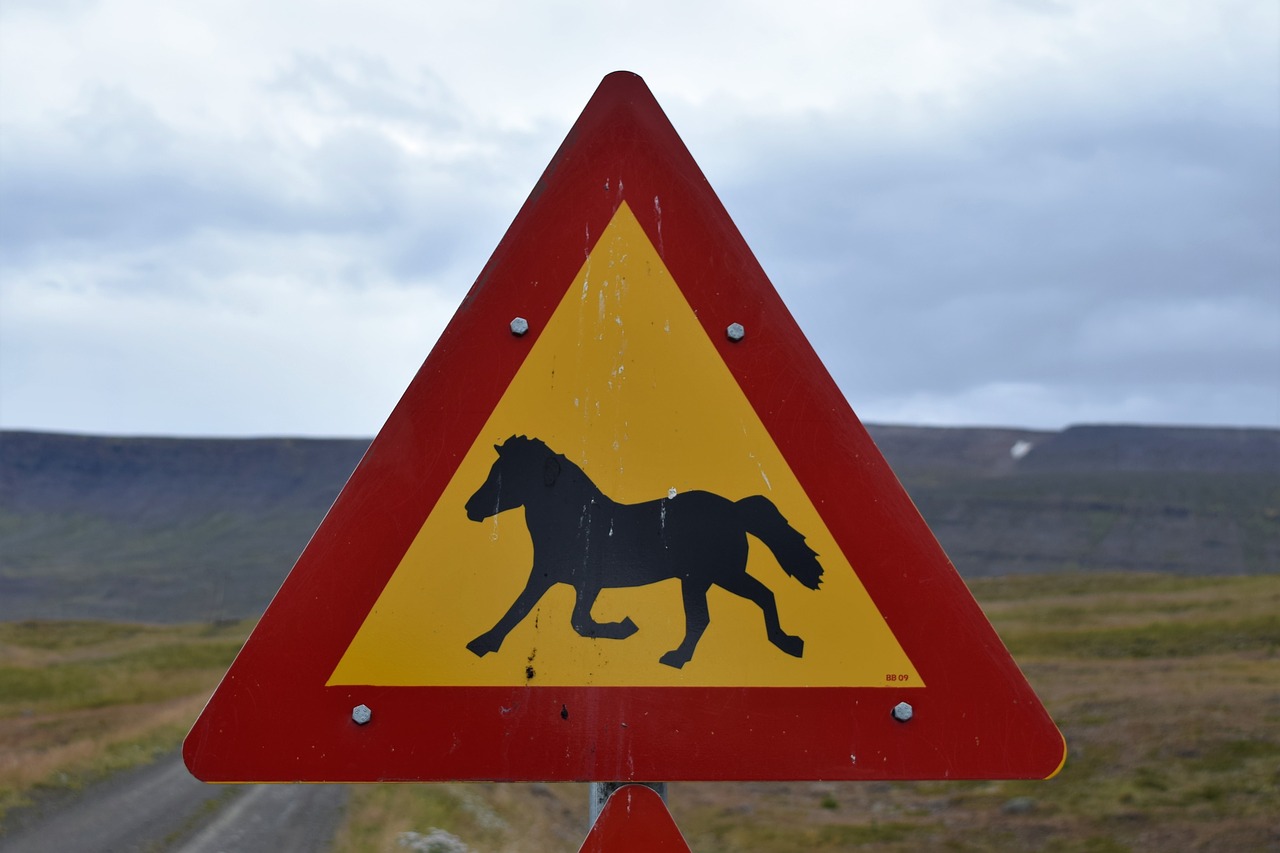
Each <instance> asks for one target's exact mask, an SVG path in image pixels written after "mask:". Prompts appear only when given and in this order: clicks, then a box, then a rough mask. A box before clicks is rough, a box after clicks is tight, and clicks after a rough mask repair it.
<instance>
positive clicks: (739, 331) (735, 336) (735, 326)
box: [724, 323, 747, 343]
mask: <svg viewBox="0 0 1280 853" xmlns="http://www.w3.org/2000/svg"><path fill="white" fill-rule="evenodd" d="M724 333H725V334H726V335H728V336H729V340H731V341H733V342H734V343H737V342H738V341H740V340H742V339H743V338H745V337H746V336H747V330H746V329H744V328H742V324H741V323H730V324H729V328H727V329H725V330H724Z"/></svg>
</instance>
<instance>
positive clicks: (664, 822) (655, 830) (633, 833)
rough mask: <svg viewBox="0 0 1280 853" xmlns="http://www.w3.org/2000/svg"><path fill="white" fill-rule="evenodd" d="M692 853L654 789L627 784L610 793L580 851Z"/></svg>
mask: <svg viewBox="0 0 1280 853" xmlns="http://www.w3.org/2000/svg"><path fill="white" fill-rule="evenodd" d="M631 851H635V853H689V845H688V843H686V842H685V840H684V836H683V835H681V834H680V828H679V827H678V826H676V822H675V821H674V820H673V819H672V817H671V812H669V811H667V804H666V803H664V802H662V797H660V796H659V795H658V792H657V791H655V790H653V789H652V788H646V787H645V786H644V785H623V786H622V787H621V788H619V789H618V790H616V791H614V792H613V793H612V794H611V795H610V796H609V801H608V802H606V803H605V804H604V809H603V810H602V811H601V812H600V817H598V818H597V819H596V822H595V825H594V826H592V827H591V832H590V833H588V834H587V839H586V840H585V841H583V842H582V846H581V847H580V848H578V853H631Z"/></svg>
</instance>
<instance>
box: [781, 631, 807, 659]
mask: <svg viewBox="0 0 1280 853" xmlns="http://www.w3.org/2000/svg"><path fill="white" fill-rule="evenodd" d="M774 645H776V646H777V647H778V648H780V649H782V650H783V651H784V652H786V653H787V654H789V655H791V656H792V657H793V658H801V657H804V640H803V639H801V638H800V637H793V636H791V635H790V634H785V635H783V636H782V637H781V638H780V639H779V640H778V642H776V643H775V644H774Z"/></svg>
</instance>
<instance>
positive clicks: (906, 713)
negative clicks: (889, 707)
mask: <svg viewBox="0 0 1280 853" xmlns="http://www.w3.org/2000/svg"><path fill="white" fill-rule="evenodd" d="M914 713H915V711H913V710H912V709H911V706H910V705H908V704H907V703H906V702H899V703H898V704H897V705H894V706H893V718H894V719H895V720H897V721H898V722H900V723H905V722H906V721H907V720H909V719H911V715H912V714H914Z"/></svg>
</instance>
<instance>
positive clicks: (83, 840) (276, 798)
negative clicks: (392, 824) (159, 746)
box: [0, 754, 347, 853]
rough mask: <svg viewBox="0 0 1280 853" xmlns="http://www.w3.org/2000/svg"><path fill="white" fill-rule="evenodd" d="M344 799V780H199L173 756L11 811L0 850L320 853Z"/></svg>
mask: <svg viewBox="0 0 1280 853" xmlns="http://www.w3.org/2000/svg"><path fill="white" fill-rule="evenodd" d="M346 800H347V788H346V786H343V785H206V784H204V783H203V782H199V781H197V780H196V779H194V778H193V777H192V776H191V774H190V773H188V772H187V769H186V767H185V766H183V764H182V758H181V756H179V755H177V754H174V755H170V756H167V757H166V758H164V759H162V760H160V761H158V762H156V763H155V764H152V765H149V766H147V767H143V768H139V769H137V770H133V771H130V772H128V773H122V774H120V775H118V776H115V777H113V778H111V779H107V780H104V781H103V782H100V783H98V784H95V785H92V786H90V787H88V788H87V789H85V791H84V792H83V793H82V794H80V795H78V796H76V797H74V798H71V799H68V800H66V801H58V802H56V803H54V802H46V803H45V804H44V807H43V808H41V809H39V810H38V811H37V812H33V813H28V814H25V815H19V816H17V818H16V819H14V820H13V821H12V822H13V823H14V826H13V827H12V828H11V829H10V830H9V831H8V832H6V834H4V835H0V851H4V853H55V851H56V853H65V852H66V851H71V850H76V851H86V853H88V851H101V853H133V851H168V852H169V853H223V852H224V851H225V853H231V851H236V853H258V851H262V853H267V851H271V853H293V851H298V853H301V852H302V851H323V850H327V849H329V846H330V844H331V842H332V839H333V834H334V831H335V830H336V829H337V827H338V824H339V822H340V821H341V819H342V812H343V809H344V807H345V805H346Z"/></svg>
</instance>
